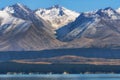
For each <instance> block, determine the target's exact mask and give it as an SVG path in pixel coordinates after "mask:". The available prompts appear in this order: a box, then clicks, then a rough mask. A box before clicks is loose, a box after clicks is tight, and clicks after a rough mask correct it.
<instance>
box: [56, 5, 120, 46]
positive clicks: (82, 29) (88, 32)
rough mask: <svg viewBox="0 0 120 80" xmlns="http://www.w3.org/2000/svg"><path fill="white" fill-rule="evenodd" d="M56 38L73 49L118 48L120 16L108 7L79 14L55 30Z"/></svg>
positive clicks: (119, 41)
mask: <svg viewBox="0 0 120 80" xmlns="http://www.w3.org/2000/svg"><path fill="white" fill-rule="evenodd" d="M57 36H58V37H57V38H58V39H59V40H61V41H63V42H69V45H66V46H67V47H69V46H72V47H73V46H74V47H99V48H103V47H105V48H113V47H114V48H119V45H120V44H119V43H120V14H119V13H118V12H116V10H114V9H112V8H110V7H108V8H105V9H100V10H97V11H93V12H87V13H81V15H80V16H79V17H78V18H77V19H76V20H75V21H74V22H72V23H70V24H68V25H66V26H64V27H62V28H60V29H58V30H57Z"/></svg>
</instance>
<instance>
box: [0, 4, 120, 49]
mask: <svg viewBox="0 0 120 80" xmlns="http://www.w3.org/2000/svg"><path fill="white" fill-rule="evenodd" d="M58 28H59V29H58ZM54 30H56V31H57V33H56V34H54ZM56 36H57V39H56ZM98 43H99V44H98ZM119 46H120V13H119V9H118V10H114V9H112V8H110V7H108V8H105V9H99V10H96V11H91V12H84V13H80V14H79V13H76V12H74V11H71V10H68V9H66V8H64V7H60V6H57V5H56V6H53V7H51V8H47V9H37V10H35V11H33V10H31V9H29V8H28V7H26V6H24V5H22V4H15V5H12V6H7V7H5V8H3V9H2V10H1V11H0V51H6V50H9V51H21V50H25V51H29V50H43V49H56V48H81V47H82V48H83V47H100V48H101V47H105V48H116V47H117V48H119Z"/></svg>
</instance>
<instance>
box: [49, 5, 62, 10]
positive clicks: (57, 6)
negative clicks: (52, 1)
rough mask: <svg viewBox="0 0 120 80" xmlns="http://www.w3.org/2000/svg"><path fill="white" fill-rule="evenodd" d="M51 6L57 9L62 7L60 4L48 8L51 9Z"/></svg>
mask: <svg viewBox="0 0 120 80" xmlns="http://www.w3.org/2000/svg"><path fill="white" fill-rule="evenodd" d="M53 8H56V9H58V8H62V7H61V6H60V5H53V6H52V7H50V8H48V9H53Z"/></svg>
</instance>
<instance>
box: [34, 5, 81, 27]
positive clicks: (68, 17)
mask: <svg viewBox="0 0 120 80" xmlns="http://www.w3.org/2000/svg"><path fill="white" fill-rule="evenodd" d="M35 14H36V15H38V16H39V17H40V18H42V19H44V20H45V21H47V22H49V23H51V25H52V26H53V27H54V28H55V29H58V28H60V27H62V26H64V25H66V24H68V23H70V22H72V21H74V20H75V19H76V18H77V17H78V16H79V13H77V12H75V11H71V10H69V9H67V8H64V7H61V6H59V5H54V6H52V7H50V8H46V9H38V10H36V11H35Z"/></svg>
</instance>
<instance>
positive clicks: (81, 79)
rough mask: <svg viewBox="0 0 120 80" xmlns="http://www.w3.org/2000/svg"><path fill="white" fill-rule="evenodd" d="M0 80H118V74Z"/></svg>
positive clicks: (7, 77)
mask: <svg viewBox="0 0 120 80" xmlns="http://www.w3.org/2000/svg"><path fill="white" fill-rule="evenodd" d="M0 80H120V74H68V75H59V74H52V75H48V74H47V75H32V74H31V75H0Z"/></svg>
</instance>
